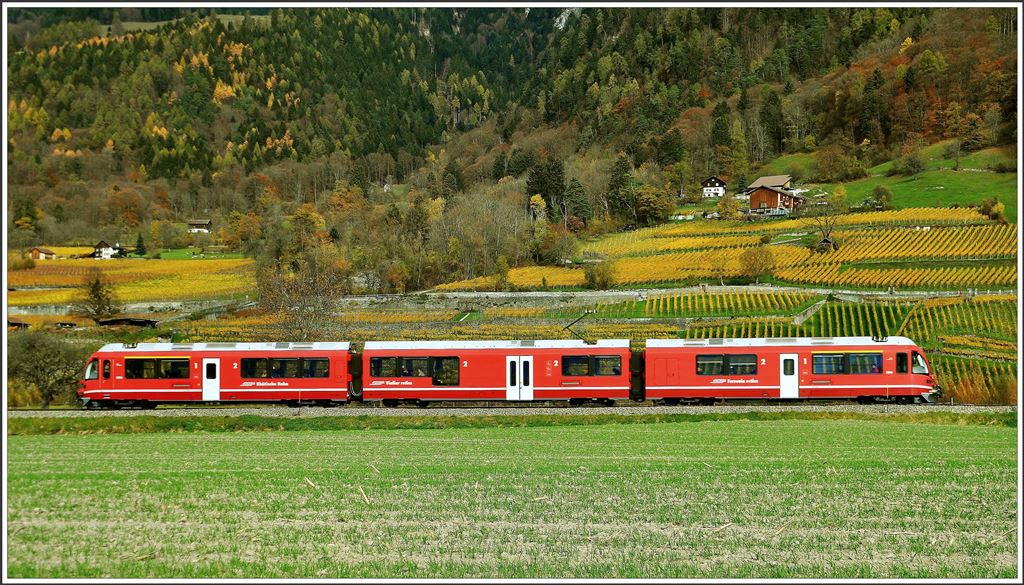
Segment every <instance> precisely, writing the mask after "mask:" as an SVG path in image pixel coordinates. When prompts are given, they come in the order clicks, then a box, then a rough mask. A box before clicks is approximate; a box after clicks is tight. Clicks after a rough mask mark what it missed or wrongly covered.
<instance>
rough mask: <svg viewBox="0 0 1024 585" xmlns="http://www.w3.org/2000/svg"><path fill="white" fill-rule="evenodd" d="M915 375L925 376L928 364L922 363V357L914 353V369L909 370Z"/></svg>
mask: <svg viewBox="0 0 1024 585" xmlns="http://www.w3.org/2000/svg"><path fill="white" fill-rule="evenodd" d="M911 371H912V372H913V373H915V374H927V373H928V364H927V363H925V361H924V356H922V355H921V354H919V353H917V352H916V351H915V352H914V368H913V369H912V370H911Z"/></svg>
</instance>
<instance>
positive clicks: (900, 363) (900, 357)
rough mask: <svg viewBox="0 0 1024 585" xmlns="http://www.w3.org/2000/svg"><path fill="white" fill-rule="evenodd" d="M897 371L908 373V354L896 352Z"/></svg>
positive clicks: (898, 372)
mask: <svg viewBox="0 0 1024 585" xmlns="http://www.w3.org/2000/svg"><path fill="white" fill-rule="evenodd" d="M896 373H897V374H906V373H907V354H905V353H898V354H896Z"/></svg>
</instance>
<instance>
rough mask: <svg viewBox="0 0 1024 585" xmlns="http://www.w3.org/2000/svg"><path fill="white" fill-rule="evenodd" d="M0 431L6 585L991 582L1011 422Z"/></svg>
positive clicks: (1008, 561) (1003, 537)
mask: <svg viewBox="0 0 1024 585" xmlns="http://www.w3.org/2000/svg"><path fill="white" fill-rule="evenodd" d="M989 422H990V423H998V424H996V425H995V426H993V425H992V424H966V425H965V424H908V423H904V422H886V421H878V420H799V419H794V420H772V421H756V420H723V421H706V420H705V421H701V422H697V420H694V421H691V422H671V423H660V424H630V425H618V424H604V425H590V426H536V427H520V428H441V429H396V430H341V431H311V430H302V431H265V432H245V433H231V432H226V433H189V432H184V433H182V432H171V433H162V434H120V435H69V434H64V435H45V436H11V437H9V474H8V498H9V500H8V501H9V525H8V526H9V534H8V536H9V538H8V545H7V546H8V549H7V550H8V563H9V576H11V577H43V578H57V577H78V578H81V577H105V578H112V577H127V578H143V577H183V578H199V577H321V578H322V577H591V578H596V577H890V578H907V577H932V578H935V577H1004V578H1006V577H1013V576H1014V575H1015V573H1016V533H1015V529H1016V526H1017V519H1016V501H1015V498H1016V492H1015V473H1016V467H1015V461H1016V451H1015V436H1016V429H1015V428H1012V421H1011V422H1010V425H1009V426H1006V422H1005V421H1003V419H1002V418H999V419H996V418H993V419H992V420H991V421H989Z"/></svg>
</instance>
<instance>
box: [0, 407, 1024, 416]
mask: <svg viewBox="0 0 1024 585" xmlns="http://www.w3.org/2000/svg"><path fill="white" fill-rule="evenodd" d="M762 411H763V412H783V411H789V412H865V413H880V414H910V413H921V412H929V411H940V412H953V413H974V412H1016V411H1017V407H1016V406H971V405H947V404H900V405H895V404H867V405H865V404H732V405H716V406H650V405H636V406H619V407H610V408H606V407H594V406H590V407H587V406H583V407H569V406H565V407H553V406H489V407H442V406H432V407H429V408H416V407H399V408H383V407H374V406H343V407H336V408H323V407H314V406H303V407H300V408H289V407H286V406H255V407H240V408H195V407H193V408H187V407H186V408H181V407H178V408H173V407H172V408H165V407H161V408H157V409H155V410H8V411H7V416H8V418H32V417H36V418H64V417H87V416H242V415H258V416H280V417H291V416H305V417H318V416H522V415H538V414H561V415H574V414H578V415H593V414H618V415H641V414H709V413H718V412H762Z"/></svg>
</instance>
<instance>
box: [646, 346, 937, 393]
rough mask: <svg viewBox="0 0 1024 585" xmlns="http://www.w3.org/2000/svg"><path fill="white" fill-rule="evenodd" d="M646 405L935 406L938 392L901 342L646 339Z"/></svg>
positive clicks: (916, 354)
mask: <svg viewBox="0 0 1024 585" xmlns="http://www.w3.org/2000/svg"><path fill="white" fill-rule="evenodd" d="M644 357H645V367H644V375H645V392H646V397H647V398H648V399H651V400H657V401H662V402H665V403H669V404H673V403H678V402H680V401H685V402H701V403H708V402H713V401H715V400H719V399H730V398H746V399H764V398H766V399H809V398H828V399H856V400H860V401H881V400H887V401H893V402H915V401H928V402H932V401H934V400H935V399H936V398H938V397H939V396H941V392H942V391H941V388H939V387H938V385H937V384H936V381H935V377H934V374H933V372H932V368H931V366H930V365H929V364H928V360H927V359H926V358H925V355H924V352H923V351H922V350H921V348H919V347H918V346H917V344H915V343H914V342H913V341H911V340H910V339H907V338H906V337H889V338H872V337H780V338H765V339H649V340H647V349H646V351H645V356H644Z"/></svg>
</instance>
